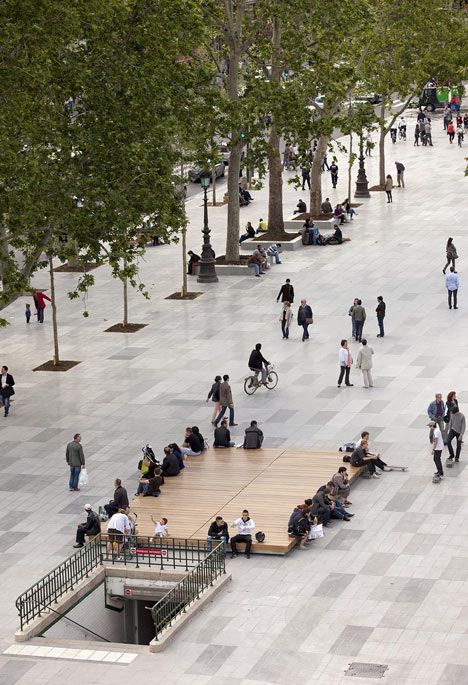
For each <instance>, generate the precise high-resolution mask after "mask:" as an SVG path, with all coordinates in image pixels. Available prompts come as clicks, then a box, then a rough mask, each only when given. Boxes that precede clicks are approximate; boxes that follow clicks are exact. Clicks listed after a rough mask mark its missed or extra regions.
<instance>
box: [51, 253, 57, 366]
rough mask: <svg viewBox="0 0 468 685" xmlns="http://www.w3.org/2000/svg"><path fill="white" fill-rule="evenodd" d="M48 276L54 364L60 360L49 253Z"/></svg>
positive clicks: (53, 284) (53, 285)
mask: <svg viewBox="0 0 468 685" xmlns="http://www.w3.org/2000/svg"><path fill="white" fill-rule="evenodd" d="M49 277H50V299H51V300H52V302H51V304H50V306H51V308H52V332H53V336H54V356H53V363H54V366H57V364H58V363H59V361H60V353H59V343H58V327H57V306H56V304H55V279H54V265H53V263H52V255H49Z"/></svg>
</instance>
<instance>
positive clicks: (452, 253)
mask: <svg viewBox="0 0 468 685" xmlns="http://www.w3.org/2000/svg"><path fill="white" fill-rule="evenodd" d="M445 253H446V255H447V264H446V265H445V266H444V268H443V269H442V273H443V274H444V273H445V272H446V271H447V267H448V266H449V264H450V262H452V266H453V268H454V269H455V260H457V259H458V254H457V248H456V247H455V245H454V243H453V238H449V239H448V240H447V245H446V246H445Z"/></svg>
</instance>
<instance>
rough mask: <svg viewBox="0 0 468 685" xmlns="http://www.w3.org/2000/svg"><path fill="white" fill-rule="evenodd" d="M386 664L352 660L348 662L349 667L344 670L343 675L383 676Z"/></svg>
mask: <svg viewBox="0 0 468 685" xmlns="http://www.w3.org/2000/svg"><path fill="white" fill-rule="evenodd" d="M387 670H388V666H386V665H385V664H364V663H362V662H359V661H354V662H353V663H352V664H349V668H348V670H347V671H345V675H348V676H352V677H354V678H383V677H384V675H385V671H387Z"/></svg>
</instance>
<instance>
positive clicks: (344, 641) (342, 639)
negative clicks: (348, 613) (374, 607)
mask: <svg viewBox="0 0 468 685" xmlns="http://www.w3.org/2000/svg"><path fill="white" fill-rule="evenodd" d="M373 632H374V629H373V628H370V627H368V626H353V625H349V626H346V627H345V628H344V629H343V630H342V632H341V633H340V634H339V636H338V637H337V639H336V641H335V642H334V643H333V645H332V646H331V648H330V653H331V654H340V655H342V656H357V655H358V654H359V652H360V651H361V649H362V647H363V646H364V645H365V643H366V642H367V640H368V639H369V638H370V636H371V635H372V633H373Z"/></svg>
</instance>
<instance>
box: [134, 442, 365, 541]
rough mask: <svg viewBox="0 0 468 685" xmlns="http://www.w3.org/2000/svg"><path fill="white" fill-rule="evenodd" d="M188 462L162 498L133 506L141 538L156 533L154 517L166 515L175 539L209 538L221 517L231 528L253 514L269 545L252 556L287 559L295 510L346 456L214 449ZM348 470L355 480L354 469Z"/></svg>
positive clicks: (136, 501)
mask: <svg viewBox="0 0 468 685" xmlns="http://www.w3.org/2000/svg"><path fill="white" fill-rule="evenodd" d="M186 463H187V467H186V468H185V469H184V470H183V471H182V472H181V474H180V475H179V476H176V477H175V478H166V482H165V484H164V485H163V486H162V488H161V489H162V494H161V495H160V496H159V497H142V496H140V497H135V498H134V499H133V500H132V501H131V503H130V507H131V510H132V511H134V512H136V513H137V514H138V532H139V533H140V534H141V535H149V536H151V535H152V534H153V532H154V525H153V523H152V522H151V516H154V518H155V519H159V518H161V517H163V516H165V517H166V518H167V519H168V520H169V523H168V528H169V532H170V535H171V536H174V537H182V538H200V539H204V538H206V534H207V531H208V527H209V525H210V523H211V521H212V520H213V519H214V517H215V516H217V515H222V516H223V518H224V519H225V520H226V521H227V522H228V523H229V524H230V523H231V522H232V521H233V520H234V519H235V518H238V517H239V516H240V515H241V512H242V510H243V509H248V510H249V511H250V514H251V516H252V518H253V519H254V520H255V523H256V529H255V530H256V531H259V530H261V531H263V532H264V533H265V535H266V539H265V542H264V543H263V544H258V543H257V544H254V545H253V548H252V551H256V552H263V553H270V554H286V553H287V552H288V551H289V550H290V549H291V548H292V547H293V546H294V544H295V540H294V539H291V538H290V537H289V536H288V533H287V523H288V519H289V516H290V514H291V512H292V510H293V508H294V507H295V505H296V504H299V503H301V502H302V501H303V500H304V499H306V498H307V497H313V495H314V494H315V492H316V491H317V489H318V488H319V487H320V486H321V485H324V484H325V483H327V482H328V481H329V480H330V478H331V476H332V475H333V474H334V473H336V471H337V470H338V468H339V467H340V466H342V465H343V455H342V454H340V453H339V452H327V451H314V450H293V449H286V450H283V449H262V450H244V449H236V448H232V449H214V448H209V449H208V450H206V451H205V452H203V453H202V454H201V455H200V456H199V457H188V458H187V462H186ZM347 466H348V472H349V473H350V475H351V474H352V472H353V471H354V469H353V468H352V467H350V466H349V465H347ZM135 489H136V488H135ZM232 534H235V529H232Z"/></svg>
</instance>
